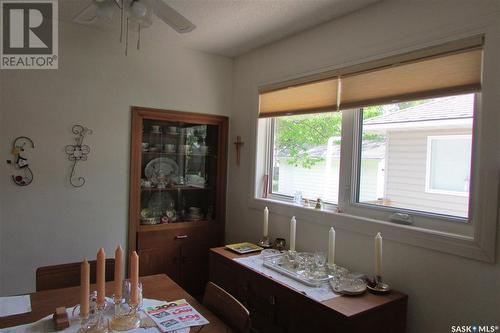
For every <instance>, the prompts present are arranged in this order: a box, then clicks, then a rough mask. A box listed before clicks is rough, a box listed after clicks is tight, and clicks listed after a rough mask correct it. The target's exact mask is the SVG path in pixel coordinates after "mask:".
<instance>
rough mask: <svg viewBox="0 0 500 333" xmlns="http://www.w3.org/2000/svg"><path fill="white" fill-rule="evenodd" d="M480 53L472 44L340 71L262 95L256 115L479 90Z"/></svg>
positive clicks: (357, 106)
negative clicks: (357, 70) (375, 65)
mask: <svg viewBox="0 0 500 333" xmlns="http://www.w3.org/2000/svg"><path fill="white" fill-rule="evenodd" d="M482 53H483V50H482V47H479V46H476V47H473V48H469V49H466V50H460V51H454V52H448V53H446V54H439V55H434V56H426V57H425V58H420V59H415V58H411V57H410V58H409V59H410V60H407V61H401V62H399V63H395V64H389V65H385V66H383V67H375V68H372V69H368V70H367V69H366V64H363V65H362V67H363V68H364V69H363V70H362V71H359V72H355V71H352V72H350V73H349V72H345V71H343V70H342V69H340V70H338V71H337V74H336V76H335V77H332V78H329V79H323V80H321V81H314V82H306V83H301V84H298V85H294V86H291V87H287V88H279V89H276V90H270V91H264V92H261V94H260V109H259V117H261V118H262V117H276V116H283V115H294V114H304V113H315V112H326V111H328V112H331V111H336V110H338V109H340V110H342V109H343V110H345V109H351V108H359V107H363V106H369V105H375V104H387V103H394V102H399V101H405V100H411V99H421V98H430V97H433V96H444V95H453V94H460V93H467V92H473V91H478V90H480V89H481V70H482ZM379 66H380V64H379ZM332 75H333V74H332ZM339 75H341V79H340V80H341V82H340V84H339V79H338V77H339ZM340 86H341V91H338V88H339V87H340ZM338 97H339V99H338ZM337 102H338V104H339V105H337Z"/></svg>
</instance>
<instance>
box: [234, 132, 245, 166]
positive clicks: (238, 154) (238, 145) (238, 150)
mask: <svg viewBox="0 0 500 333" xmlns="http://www.w3.org/2000/svg"><path fill="white" fill-rule="evenodd" d="M244 144H245V143H244V142H243V141H241V136H239V135H238V136H237V137H236V141H235V142H234V145H235V147H236V165H237V166H240V157H241V146H243V145H244Z"/></svg>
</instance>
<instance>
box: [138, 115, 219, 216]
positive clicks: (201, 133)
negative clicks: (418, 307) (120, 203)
mask: <svg viewBox="0 0 500 333" xmlns="http://www.w3.org/2000/svg"><path fill="white" fill-rule="evenodd" d="M142 125H143V126H142V147H141V180H140V210H139V212H138V213H139V214H140V216H139V221H140V224H142V225H150V224H166V223H179V222H194V221H211V220H213V219H214V214H215V205H216V203H215V198H216V195H215V193H216V192H215V191H216V185H217V181H216V180H217V179H216V177H217V161H218V160H217V153H218V152H217V149H218V141H219V138H218V126H216V125H207V124H203V125H202V124H195V123H184V122H174V121H162V120H153V119H144V121H143V124H142Z"/></svg>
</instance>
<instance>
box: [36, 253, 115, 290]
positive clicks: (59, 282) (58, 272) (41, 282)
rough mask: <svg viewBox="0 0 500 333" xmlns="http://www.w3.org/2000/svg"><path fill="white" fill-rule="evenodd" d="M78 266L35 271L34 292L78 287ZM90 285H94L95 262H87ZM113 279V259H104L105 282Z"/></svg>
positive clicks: (73, 264) (66, 265)
mask: <svg viewBox="0 0 500 333" xmlns="http://www.w3.org/2000/svg"><path fill="white" fill-rule="evenodd" d="M80 264H81V262H72V263H68V264H61V265H53V266H43V267H38V268H37V270H36V291H42V290H49V289H58V288H66V287H75V286H79V285H80ZM89 264H90V283H95V279H96V277H95V276H96V274H95V272H96V261H95V260H92V261H89ZM114 277H115V259H113V258H109V259H106V276H105V279H106V281H113V280H114Z"/></svg>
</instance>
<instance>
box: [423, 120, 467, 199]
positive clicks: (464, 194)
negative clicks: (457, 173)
mask: <svg viewBox="0 0 500 333" xmlns="http://www.w3.org/2000/svg"><path fill="white" fill-rule="evenodd" d="M474 111H475V110H474ZM463 138H470V140H471V145H472V134H456V135H454V134H448V135H429V136H427V151H426V155H427V156H426V162H425V192H426V193H432V194H444V195H452V196H459V197H468V196H469V192H470V173H469V192H465V191H452V190H439V189H433V188H431V174H432V172H431V167H432V161H431V160H432V142H433V141H434V140H459V139H463ZM471 154H472V151H471ZM473 163H474V162H473V161H472V159H471V171H472V164H473ZM471 173H472V172H471Z"/></svg>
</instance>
